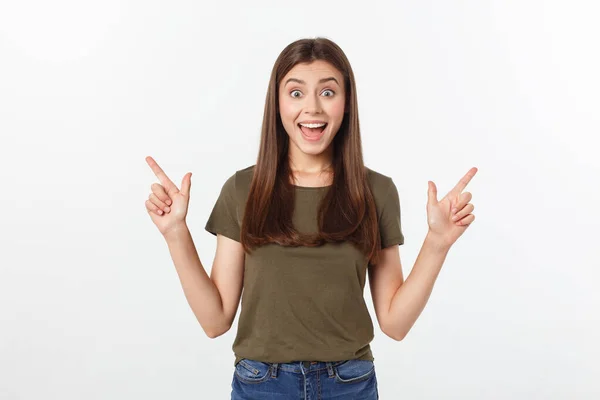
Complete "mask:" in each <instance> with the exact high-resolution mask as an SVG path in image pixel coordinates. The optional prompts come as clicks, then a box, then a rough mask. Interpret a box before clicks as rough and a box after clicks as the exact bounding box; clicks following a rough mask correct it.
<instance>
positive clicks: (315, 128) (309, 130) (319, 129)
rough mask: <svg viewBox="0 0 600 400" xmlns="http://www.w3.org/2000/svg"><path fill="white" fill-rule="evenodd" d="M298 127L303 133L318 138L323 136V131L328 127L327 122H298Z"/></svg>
mask: <svg viewBox="0 0 600 400" xmlns="http://www.w3.org/2000/svg"><path fill="white" fill-rule="evenodd" d="M307 125H308V126H307ZM311 126H312V127H311ZM298 127H299V128H300V130H301V131H302V133H303V134H304V135H305V136H308V137H309V138H318V137H320V136H321V134H322V133H323V131H324V130H325V128H327V123H325V124H298Z"/></svg>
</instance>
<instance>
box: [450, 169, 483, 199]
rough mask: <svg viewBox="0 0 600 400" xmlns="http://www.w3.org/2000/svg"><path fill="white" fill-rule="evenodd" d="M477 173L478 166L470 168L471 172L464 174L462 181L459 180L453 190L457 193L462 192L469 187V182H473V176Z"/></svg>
mask: <svg viewBox="0 0 600 400" xmlns="http://www.w3.org/2000/svg"><path fill="white" fill-rule="evenodd" d="M476 173H477V168H475V167H473V168H471V169H470V170H469V172H467V174H466V175H465V176H463V177H462V179H461V180H460V181H458V183H457V184H456V186H454V188H453V189H452V192H453V193H455V194H460V193H462V191H463V190H464V189H465V188H466V187H467V185H468V184H469V182H471V179H473V177H474V176H475V174H476Z"/></svg>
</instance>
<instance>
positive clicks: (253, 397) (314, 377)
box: [231, 358, 379, 400]
mask: <svg viewBox="0 0 600 400" xmlns="http://www.w3.org/2000/svg"><path fill="white" fill-rule="evenodd" d="M231 389H232V390H231V400H273V399H278V400H376V399H379V394H378V392H377V377H376V376H375V365H374V363H373V361H369V360H346V361H335V362H321V361H311V362H309V361H296V362H291V363H285V364H278V363H267V362H262V361H256V360H249V359H246V358H244V359H242V360H240V362H238V363H237V365H236V366H235V369H234V373H233V381H232V382H231Z"/></svg>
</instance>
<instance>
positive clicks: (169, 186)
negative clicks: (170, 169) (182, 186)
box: [146, 156, 178, 193]
mask: <svg viewBox="0 0 600 400" xmlns="http://www.w3.org/2000/svg"><path fill="white" fill-rule="evenodd" d="M146 162H147V163H148V165H149V166H150V168H152V171H153V172H154V175H156V177H157V178H158V180H159V181H160V183H161V184H162V185H163V186H164V188H165V190H166V191H167V193H171V192H172V191H175V192H177V191H178V189H177V186H175V184H174V183H173V182H172V181H171V180H170V179H169V177H168V176H167V174H165V171H163V170H162V168H161V167H159V165H158V164H157V162H156V161H154V159H153V158H152V157H150V156H148V157H146Z"/></svg>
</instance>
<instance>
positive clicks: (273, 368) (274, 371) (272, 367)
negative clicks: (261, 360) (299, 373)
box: [271, 363, 279, 378]
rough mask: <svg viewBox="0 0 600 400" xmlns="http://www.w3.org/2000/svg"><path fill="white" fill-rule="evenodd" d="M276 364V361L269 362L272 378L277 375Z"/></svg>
mask: <svg viewBox="0 0 600 400" xmlns="http://www.w3.org/2000/svg"><path fill="white" fill-rule="evenodd" d="M278 365H279V364H278V363H273V364H271V377H272V378H275V377H277V366H278Z"/></svg>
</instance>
